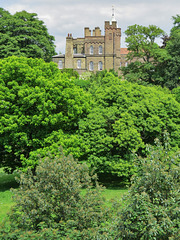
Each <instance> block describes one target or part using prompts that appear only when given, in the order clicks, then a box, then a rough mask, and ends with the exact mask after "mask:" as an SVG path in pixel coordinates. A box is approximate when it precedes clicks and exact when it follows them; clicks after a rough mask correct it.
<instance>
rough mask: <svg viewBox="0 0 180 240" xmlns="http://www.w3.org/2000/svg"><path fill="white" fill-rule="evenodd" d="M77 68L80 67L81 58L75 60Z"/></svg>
mask: <svg viewBox="0 0 180 240" xmlns="http://www.w3.org/2000/svg"><path fill="white" fill-rule="evenodd" d="M77 68H81V59H78V60H77Z"/></svg>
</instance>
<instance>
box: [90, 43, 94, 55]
mask: <svg viewBox="0 0 180 240" xmlns="http://www.w3.org/2000/svg"><path fill="white" fill-rule="evenodd" d="M93 52H94V49H93V46H92V45H91V46H90V54H93Z"/></svg>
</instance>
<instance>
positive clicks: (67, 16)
mask: <svg viewBox="0 0 180 240" xmlns="http://www.w3.org/2000/svg"><path fill="white" fill-rule="evenodd" d="M112 5H114V7H115V18H116V20H117V22H118V27H120V28H121V30H122V43H121V47H126V46H125V42H124V39H125V35H124V31H125V30H126V29H127V26H130V25H134V24H139V25H144V26H148V25H151V24H153V25H156V26H158V27H160V28H162V29H163V30H164V31H165V32H166V33H167V34H169V31H170V29H171V28H172V23H173V21H172V16H176V15H177V14H180V0H112V1H110V0H98V1H97V0H90V1H87V0H0V7H2V8H4V9H5V10H8V11H9V12H10V13H11V14H14V13H15V12H18V11H22V10H26V11H27V12H30V13H37V14H38V18H39V19H41V20H43V21H44V23H45V24H46V26H47V28H48V31H49V34H51V35H53V36H54V37H55V39H56V40H55V45H56V50H57V52H58V53H59V52H62V53H64V52H65V41H66V36H67V34H68V33H72V35H73V37H74V38H76V37H83V35H84V27H89V28H90V29H94V28H95V27H100V28H101V30H102V33H104V21H106V20H111V14H112Z"/></svg>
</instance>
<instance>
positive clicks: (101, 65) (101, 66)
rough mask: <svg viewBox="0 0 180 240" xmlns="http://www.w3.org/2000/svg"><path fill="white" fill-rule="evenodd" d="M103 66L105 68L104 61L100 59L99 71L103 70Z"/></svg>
mask: <svg viewBox="0 0 180 240" xmlns="http://www.w3.org/2000/svg"><path fill="white" fill-rule="evenodd" d="M102 68H103V63H102V62H101V61H100V62H99V63H98V70H99V71H102Z"/></svg>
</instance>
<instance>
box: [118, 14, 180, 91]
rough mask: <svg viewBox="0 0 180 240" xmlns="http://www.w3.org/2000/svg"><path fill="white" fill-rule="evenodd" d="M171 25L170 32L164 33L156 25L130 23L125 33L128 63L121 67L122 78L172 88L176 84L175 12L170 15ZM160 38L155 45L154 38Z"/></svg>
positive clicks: (179, 39) (179, 41) (177, 40)
mask: <svg viewBox="0 0 180 240" xmlns="http://www.w3.org/2000/svg"><path fill="white" fill-rule="evenodd" d="M173 20H174V26H173V27H172V29H171V34H170V36H169V37H168V36H166V35H165V33H164V31H163V30H161V29H160V28H158V27H156V26H154V25H149V27H145V26H140V25H137V24H135V25H133V26H129V27H128V28H127V30H126V31H125V33H126V43H127V44H128V50H129V53H128V55H127V59H128V60H130V64H129V65H128V66H127V67H123V68H122V71H123V74H124V76H125V78H126V79H127V80H129V81H132V82H138V83H140V84H146V85H147V84H151V85H160V86H163V87H164V86H166V87H168V88H170V89H173V88H175V87H177V86H179V84H180V79H179V77H180V75H179V72H180V63H179V61H180V57H179V56H180V53H179V49H180V47H179V46H180V45H179V44H180V35H179V31H180V30H179V15H177V16H176V17H173ZM158 38H162V39H163V40H164V43H163V46H161V47H160V46H158V44H157V43H156V40H157V39H158Z"/></svg>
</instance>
